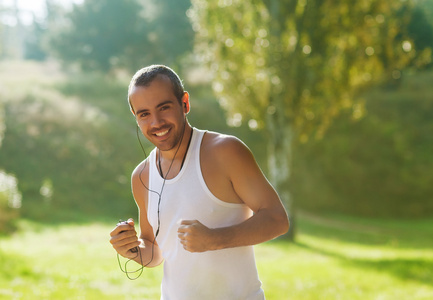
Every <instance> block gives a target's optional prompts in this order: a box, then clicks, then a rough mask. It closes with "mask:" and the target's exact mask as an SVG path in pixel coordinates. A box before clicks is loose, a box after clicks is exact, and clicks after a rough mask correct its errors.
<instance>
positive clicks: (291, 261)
mask: <svg viewBox="0 0 433 300" xmlns="http://www.w3.org/2000/svg"><path fill="white" fill-rule="evenodd" d="M296 224H297V226H298V235H297V239H296V242H295V243H288V242H285V241H282V240H277V241H273V242H268V243H265V244H262V245H259V246H256V258H257V264H258V268H259V275H260V277H261V280H262V282H263V287H264V289H265V292H266V297H267V299H269V300H272V299H275V300H280V299H302V300H304V299H307V300H308V299H393V300H394V299H433V241H432V239H431V236H433V219H430V220H419V221H395V220H389V221H384V220H377V219H374V220H369V219H359V218H348V217H344V216H327V217H323V216H321V217H319V216H315V215H309V214H305V213H303V214H299V216H298V219H297V223H296ZM111 228H112V226H109V225H106V224H102V223H89V224H81V225H73V224H72V225H56V226H53V225H51V226H49V225H41V224H37V223H34V222H28V221H22V222H21V223H20V230H19V231H18V232H17V233H16V234H14V235H13V236H11V237H2V238H0V265H1V266H2V272H1V273H0V299H159V295H160V291H159V286H160V281H161V277H162V268H161V267H158V268H154V269H146V270H144V272H143V275H142V276H141V277H140V278H139V279H137V280H135V281H130V280H128V279H127V278H126V277H125V275H124V274H123V273H121V272H120V270H119V267H118V265H117V260H116V256H115V252H114V250H113V249H112V248H111V246H110V244H109V242H108V239H109V231H110V230H111ZM130 268H131V269H132V268H133V266H132V265H131V266H130Z"/></svg>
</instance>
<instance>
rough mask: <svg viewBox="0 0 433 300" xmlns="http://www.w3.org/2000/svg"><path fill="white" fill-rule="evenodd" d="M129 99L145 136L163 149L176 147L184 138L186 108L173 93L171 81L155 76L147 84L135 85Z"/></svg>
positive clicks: (167, 149)
mask: <svg viewBox="0 0 433 300" xmlns="http://www.w3.org/2000/svg"><path fill="white" fill-rule="evenodd" d="M185 95H186V96H185ZM185 97H186V98H187V97H188V96H187V94H186V93H185V94H184V98H185ZM184 98H183V99H184ZM129 99H130V102H131V106H132V108H133V110H134V112H135V118H136V120H137V124H138V126H139V127H140V129H141V132H142V133H143V134H144V136H145V137H146V138H147V139H148V140H149V141H150V142H151V143H152V144H154V145H155V146H156V147H157V148H159V149H160V150H161V151H169V150H172V149H174V148H175V147H176V146H177V145H178V143H179V141H180V139H181V137H182V133H183V130H184V125H185V113H186V112H187V111H186V108H184V107H183V106H182V105H181V104H180V103H179V101H178V99H177V98H176V96H175V95H174V93H173V88H172V85H171V82H170V81H169V80H168V79H166V78H156V79H155V80H154V81H152V82H151V83H150V85H148V86H138V87H137V86H136V87H133V88H132V90H131V92H130V94H129ZM186 100H188V99H186Z"/></svg>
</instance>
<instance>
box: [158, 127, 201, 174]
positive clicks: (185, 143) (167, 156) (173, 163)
mask: <svg viewBox="0 0 433 300" xmlns="http://www.w3.org/2000/svg"><path fill="white" fill-rule="evenodd" d="M192 132H193V129H192V127H191V126H190V125H189V124H188V123H186V124H185V129H184V132H183V137H182V138H181V139H180V141H179V143H180V144H178V145H176V146H175V147H173V149H170V150H168V151H161V150H158V152H159V156H158V164H159V166H158V167H161V169H160V173H161V175H163V177H165V176H167V175H168V177H172V175H169V174H167V173H168V172H169V171H170V173H172V171H171V170H170V168H171V167H173V171H175V173H178V172H179V171H180V169H181V164H182V162H183V161H184V160H185V157H186V155H187V152H188V147H189V144H190V140H191V137H192Z"/></svg>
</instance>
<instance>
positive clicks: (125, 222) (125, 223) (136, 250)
mask: <svg viewBox="0 0 433 300" xmlns="http://www.w3.org/2000/svg"><path fill="white" fill-rule="evenodd" d="M119 225H129V223H128V221H122V220H119V222H118V223H117V226H119ZM125 231H126V230H123V231H120V232H119V234H120V233H122V232H125ZM129 250H131V252H132V253H137V252H138V247H134V248H132V249H129Z"/></svg>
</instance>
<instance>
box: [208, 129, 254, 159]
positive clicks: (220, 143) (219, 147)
mask: <svg viewBox="0 0 433 300" xmlns="http://www.w3.org/2000/svg"><path fill="white" fill-rule="evenodd" d="M202 147H203V148H202V150H204V152H205V153H212V154H213V155H215V156H217V157H225V158H227V155H234V156H237V155H243V154H245V153H246V152H250V150H249V149H248V147H247V146H246V145H245V144H244V142H242V141H241V140H240V139H239V138H238V137H236V136H233V135H229V134H223V133H219V132H214V131H207V132H206V134H205V136H204V137H203V143H202Z"/></svg>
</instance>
